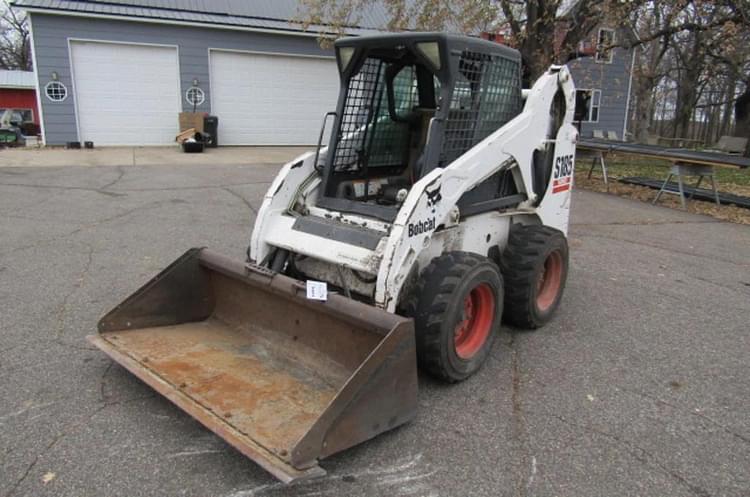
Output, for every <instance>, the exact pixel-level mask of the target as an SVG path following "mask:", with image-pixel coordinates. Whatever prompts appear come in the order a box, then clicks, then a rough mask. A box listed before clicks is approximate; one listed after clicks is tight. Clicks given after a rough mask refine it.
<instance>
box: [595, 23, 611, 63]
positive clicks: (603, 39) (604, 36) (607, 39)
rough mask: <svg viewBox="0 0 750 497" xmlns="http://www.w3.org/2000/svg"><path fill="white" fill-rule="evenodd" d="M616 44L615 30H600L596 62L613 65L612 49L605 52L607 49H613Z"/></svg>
mask: <svg viewBox="0 0 750 497" xmlns="http://www.w3.org/2000/svg"><path fill="white" fill-rule="evenodd" d="M614 43H615V30H614V29H607V28H600V29H599V35H598V37H597V39H596V56H595V60H596V61H597V62H599V63H601V64H611V63H612V58H613V56H614V51H613V50H612V49H609V50H605V47H611V46H612V45H614Z"/></svg>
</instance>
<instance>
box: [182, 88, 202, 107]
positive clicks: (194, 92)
mask: <svg viewBox="0 0 750 497" xmlns="http://www.w3.org/2000/svg"><path fill="white" fill-rule="evenodd" d="M185 100H187V101H188V103H189V104H190V105H200V104H202V103H203V102H205V101H206V94H205V93H203V90H202V89H200V88H198V87H196V86H194V87H192V88H190V89H188V91H187V92H185Z"/></svg>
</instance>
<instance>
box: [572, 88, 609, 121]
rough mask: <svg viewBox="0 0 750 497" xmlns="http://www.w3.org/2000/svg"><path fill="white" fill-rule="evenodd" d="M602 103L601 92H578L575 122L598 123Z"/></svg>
mask: <svg viewBox="0 0 750 497" xmlns="http://www.w3.org/2000/svg"><path fill="white" fill-rule="evenodd" d="M601 102H602V91H601V90H576V110H575V117H574V120H575V121H580V122H584V123H598V122H599V108H600V107H601Z"/></svg>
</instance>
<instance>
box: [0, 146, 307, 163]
mask: <svg viewBox="0 0 750 497" xmlns="http://www.w3.org/2000/svg"><path fill="white" fill-rule="evenodd" d="M313 149H314V147H313V146H304V147H219V148H213V149H211V148H209V149H206V151H205V152H203V153H199V154H186V153H184V152H182V149H181V148H179V147H177V146H167V147H102V148H95V149H93V150H85V149H83V150H66V149H64V148H57V147H45V148H29V147H27V148H18V149H15V148H9V149H3V150H0V167H59V166H164V165H180V164H192V165H218V164H222V165H232V164H237V165H247V164H281V163H285V162H288V161H290V160H292V159H294V158H295V157H297V156H298V155H301V154H303V153H304V152H306V151H308V150H313Z"/></svg>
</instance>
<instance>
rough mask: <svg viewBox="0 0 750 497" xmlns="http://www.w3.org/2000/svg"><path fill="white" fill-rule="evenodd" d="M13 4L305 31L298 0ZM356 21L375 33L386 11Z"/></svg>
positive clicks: (368, 12)
mask: <svg viewBox="0 0 750 497" xmlns="http://www.w3.org/2000/svg"><path fill="white" fill-rule="evenodd" d="M11 4H12V5H14V6H16V7H19V8H30V9H38V10H44V11H49V12H56V13H65V12H71V13H79V14H89V15H107V16H123V17H139V18H144V19H163V20H165V21H182V22H198V23H202V24H213V25H216V26H217V27H221V26H224V27H247V28H260V29H271V30H281V31H303V29H302V26H301V24H300V23H299V20H300V19H302V18H303V17H304V6H302V5H301V4H300V2H299V1H298V0H252V1H247V0H116V1H115V0H12V2H11ZM357 21H358V22H357V26H351V27H348V28H347V29H346V33H347V34H352V35H359V34H368V33H369V34H372V33H374V32H378V31H380V30H381V29H382V28H383V27H384V26H385V25H386V23H387V11H386V9H385V7H384V6H383V5H382V4H380V2H377V3H376V4H375V5H373V6H372V7H370V8H368V9H365V11H363V12H360V13H359V15H358V19H357ZM309 30H310V31H313V32H316V33H322V32H327V31H330V29H329V28H328V27H326V26H320V25H313V26H310V28H309Z"/></svg>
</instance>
